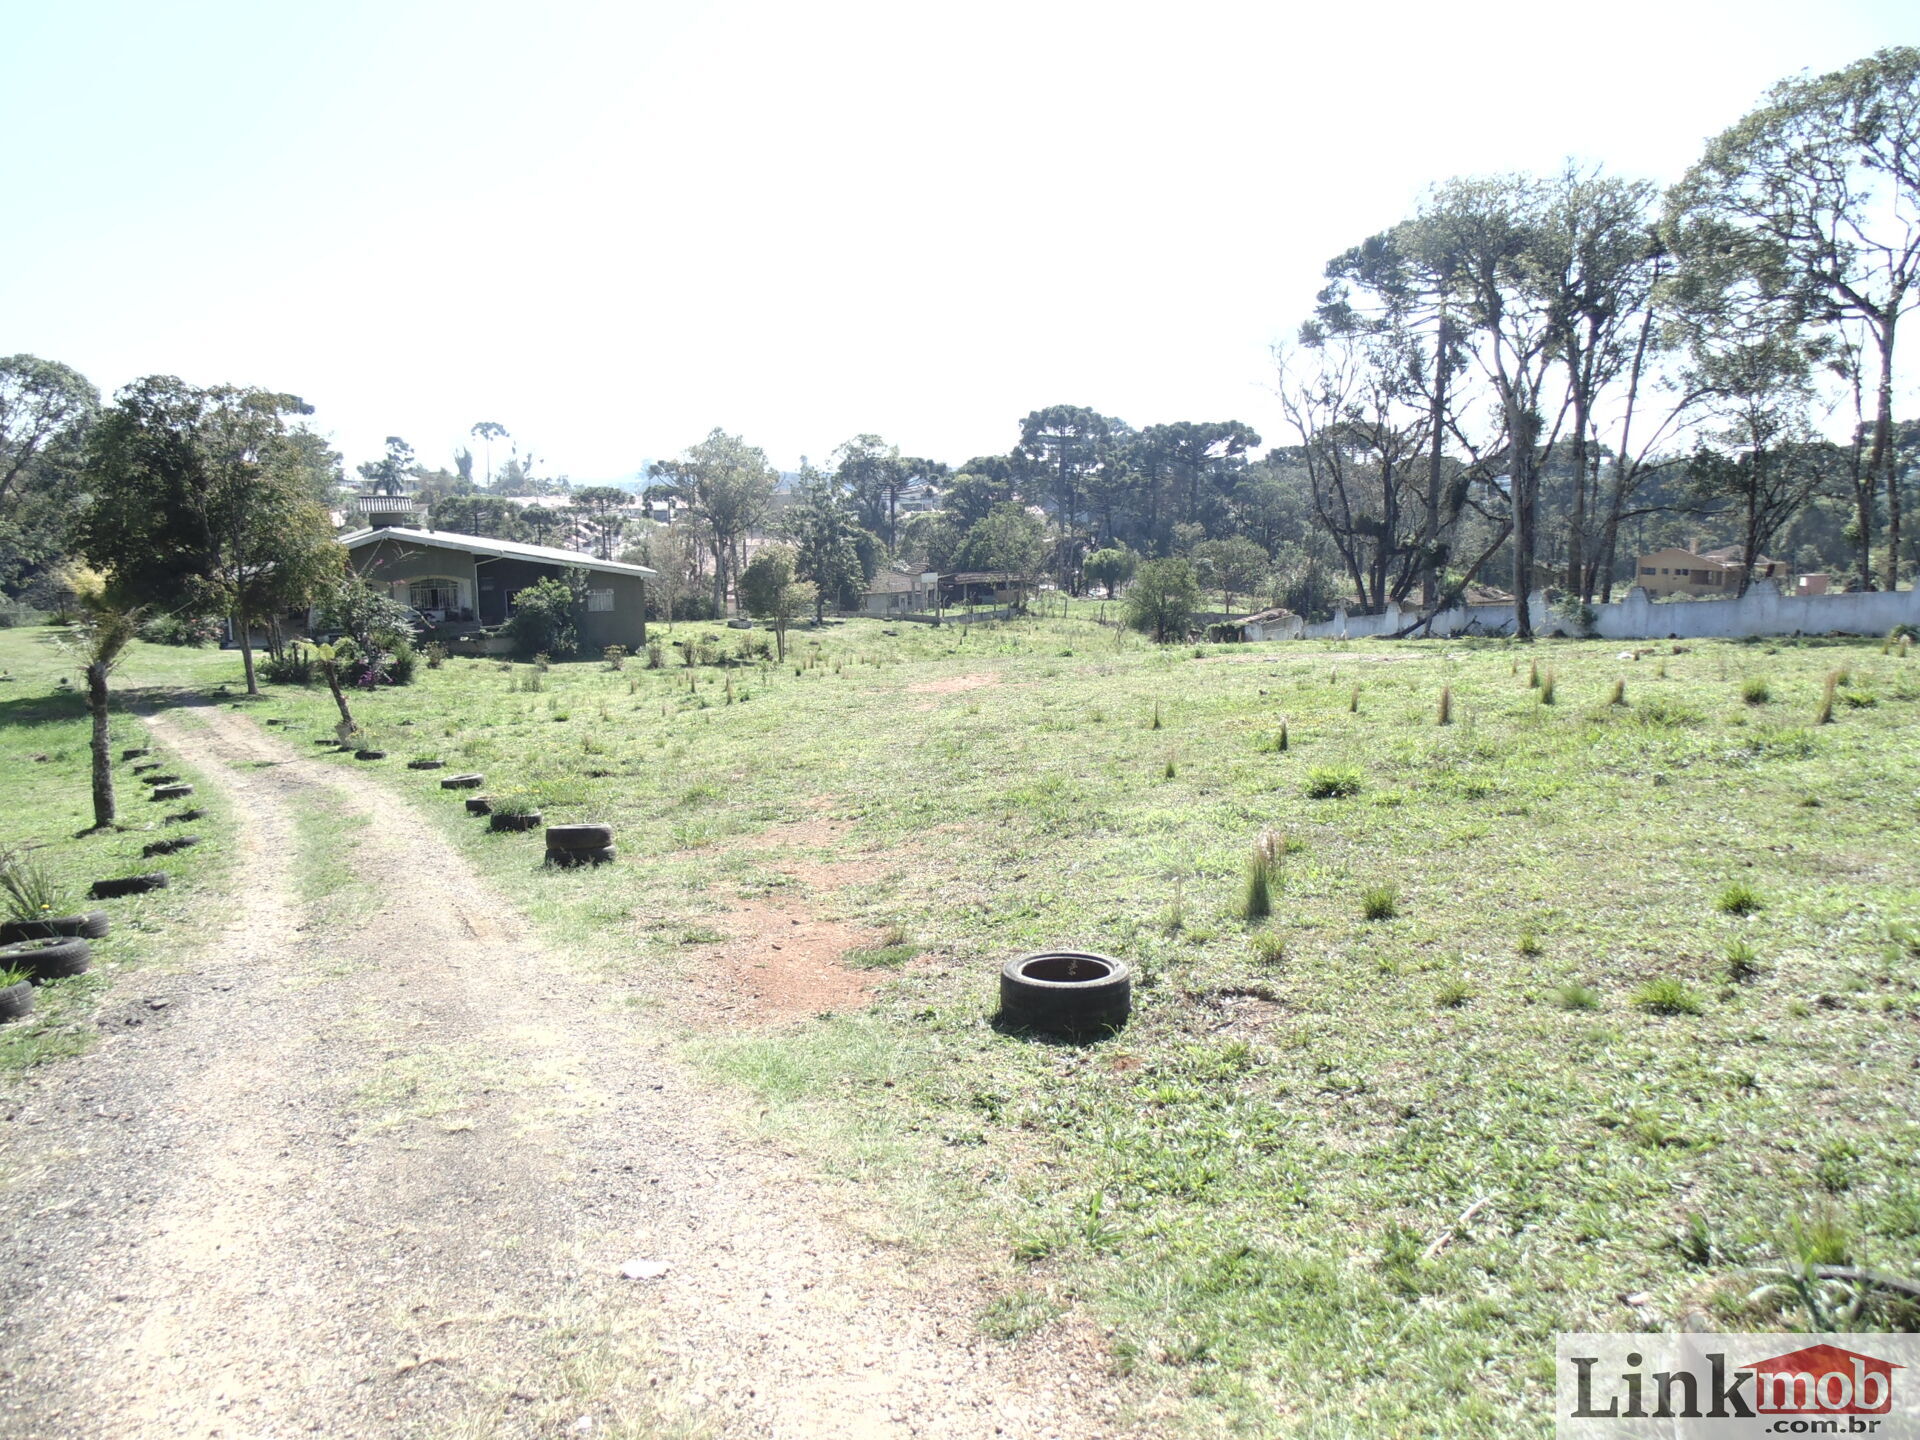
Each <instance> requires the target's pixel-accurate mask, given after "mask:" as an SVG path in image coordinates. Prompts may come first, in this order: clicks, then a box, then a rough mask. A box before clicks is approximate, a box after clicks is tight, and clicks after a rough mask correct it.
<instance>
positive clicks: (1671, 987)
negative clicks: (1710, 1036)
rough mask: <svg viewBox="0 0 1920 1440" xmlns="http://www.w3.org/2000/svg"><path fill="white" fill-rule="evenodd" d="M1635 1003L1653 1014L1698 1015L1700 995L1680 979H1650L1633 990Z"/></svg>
mask: <svg viewBox="0 0 1920 1440" xmlns="http://www.w3.org/2000/svg"><path fill="white" fill-rule="evenodd" d="M1633 1003H1634V1004H1635V1005H1637V1006H1638V1007H1639V1008H1640V1009H1642V1010H1645V1011H1646V1012H1647V1013H1649V1014H1651V1015H1698V1014H1699V1013H1700V1008H1701V1007H1700V997H1699V996H1698V995H1696V994H1694V993H1693V991H1692V990H1690V989H1688V988H1687V986H1686V985H1685V984H1684V983H1683V982H1681V981H1679V980H1674V979H1670V978H1667V977H1662V978H1661V979H1658V980H1649V981H1648V982H1647V983H1646V984H1644V985H1642V986H1641V987H1640V988H1639V989H1638V990H1636V991H1634V992H1633Z"/></svg>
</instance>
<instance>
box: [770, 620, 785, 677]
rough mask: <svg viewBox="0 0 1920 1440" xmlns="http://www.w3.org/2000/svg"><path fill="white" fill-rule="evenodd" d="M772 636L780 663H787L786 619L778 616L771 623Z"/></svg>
mask: <svg viewBox="0 0 1920 1440" xmlns="http://www.w3.org/2000/svg"><path fill="white" fill-rule="evenodd" d="M773 636H774V641H775V643H776V645H778V647H779V650H780V663H781V664H782V665H784V664H786V663H787V617H786V616H784V615H780V616H777V617H775V619H774V622H773Z"/></svg>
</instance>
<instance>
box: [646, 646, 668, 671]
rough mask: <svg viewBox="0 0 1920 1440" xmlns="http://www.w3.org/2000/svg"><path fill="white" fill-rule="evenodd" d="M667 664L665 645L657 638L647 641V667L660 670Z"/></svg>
mask: <svg viewBox="0 0 1920 1440" xmlns="http://www.w3.org/2000/svg"><path fill="white" fill-rule="evenodd" d="M666 664H667V647H666V645H665V643H664V642H662V641H659V640H649V641H648V642H647V669H649V670H662V669H665V668H666Z"/></svg>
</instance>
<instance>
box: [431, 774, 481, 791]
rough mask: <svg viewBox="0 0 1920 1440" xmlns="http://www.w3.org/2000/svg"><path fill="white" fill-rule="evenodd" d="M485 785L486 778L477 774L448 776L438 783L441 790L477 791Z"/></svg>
mask: <svg viewBox="0 0 1920 1440" xmlns="http://www.w3.org/2000/svg"><path fill="white" fill-rule="evenodd" d="M486 783H487V777H486V776H484V775H481V774H479V773H477V772H469V773H468V774H465V775H449V776H447V778H446V779H444V780H442V781H441V782H440V788H441V789H442V790H478V789H479V788H480V787H481V786H482V785H484V784H486Z"/></svg>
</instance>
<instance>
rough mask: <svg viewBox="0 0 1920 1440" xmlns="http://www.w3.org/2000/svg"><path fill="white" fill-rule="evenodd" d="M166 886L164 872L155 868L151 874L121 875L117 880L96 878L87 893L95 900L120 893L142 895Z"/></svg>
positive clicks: (110, 897) (108, 898) (109, 897)
mask: <svg viewBox="0 0 1920 1440" xmlns="http://www.w3.org/2000/svg"><path fill="white" fill-rule="evenodd" d="M166 888H167V876H166V873H165V872H164V871H160V870H156V871H154V872H153V873H152V874H151V875H122V876H121V877H120V878H119V879H117V880H96V881H94V882H93V888H92V889H91V890H89V891H88V892H87V893H88V894H90V895H91V896H92V897H93V898H94V899H96V900H112V899H114V898H115V897H117V896H120V895H144V894H146V893H147V892H148V891H149V890H164V889H166Z"/></svg>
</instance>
